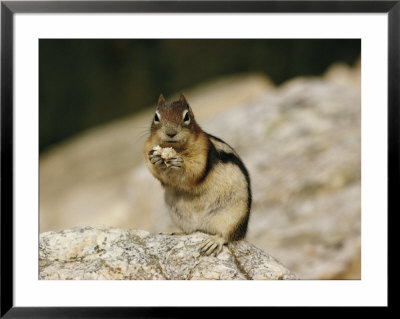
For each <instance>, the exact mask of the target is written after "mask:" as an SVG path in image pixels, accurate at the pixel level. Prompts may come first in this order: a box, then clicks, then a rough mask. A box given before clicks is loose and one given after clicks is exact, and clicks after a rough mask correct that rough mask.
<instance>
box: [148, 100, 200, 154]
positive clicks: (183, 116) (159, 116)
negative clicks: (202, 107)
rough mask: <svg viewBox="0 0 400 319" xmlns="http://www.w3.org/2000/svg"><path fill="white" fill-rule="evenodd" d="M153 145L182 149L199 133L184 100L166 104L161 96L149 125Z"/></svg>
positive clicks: (190, 110) (198, 128)
mask: <svg viewBox="0 0 400 319" xmlns="http://www.w3.org/2000/svg"><path fill="white" fill-rule="evenodd" d="M151 132H152V137H153V139H154V143H155V144H157V145H160V146H161V147H173V148H175V149H179V148H183V147H184V146H185V145H186V144H187V143H189V142H191V141H193V140H194V139H195V138H196V136H197V135H198V134H199V133H200V132H201V129H200V127H199V125H198V124H197V123H196V121H195V119H194V114H193V112H192V109H191V107H190V106H189V104H188V102H187V101H186V98H185V96H184V95H183V94H181V96H180V98H179V100H178V101H174V102H171V103H167V102H166V101H165V99H164V96H163V95H162V94H161V95H160V97H159V98H158V103H157V108H156V112H155V114H154V118H153V122H152V124H151Z"/></svg>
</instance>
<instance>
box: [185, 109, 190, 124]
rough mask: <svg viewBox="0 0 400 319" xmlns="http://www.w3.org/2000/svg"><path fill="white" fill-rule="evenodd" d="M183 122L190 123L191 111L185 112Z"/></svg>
mask: <svg viewBox="0 0 400 319" xmlns="http://www.w3.org/2000/svg"><path fill="white" fill-rule="evenodd" d="M183 114H184V115H183V122H184V123H185V124H189V123H190V116H189V112H188V111H184V113H183Z"/></svg>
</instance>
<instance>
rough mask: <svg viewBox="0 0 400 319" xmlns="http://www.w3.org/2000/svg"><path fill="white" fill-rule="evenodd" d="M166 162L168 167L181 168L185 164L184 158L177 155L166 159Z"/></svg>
mask: <svg viewBox="0 0 400 319" xmlns="http://www.w3.org/2000/svg"><path fill="white" fill-rule="evenodd" d="M165 164H166V165H167V167H170V168H173V169H180V168H181V167H182V166H183V158H182V157H180V156H175V157H172V158H170V159H168V160H166V161H165Z"/></svg>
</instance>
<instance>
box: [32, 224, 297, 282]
mask: <svg viewBox="0 0 400 319" xmlns="http://www.w3.org/2000/svg"><path fill="white" fill-rule="evenodd" d="M207 236H208V235H206V234H203V233H200V232H197V233H193V234H190V235H163V234H158V235H155V234H151V233H149V232H147V231H143V230H128V229H121V228H112V227H106V226H93V227H91V226H90V227H89V226H86V227H76V228H72V229H66V230H61V231H57V232H54V231H51V232H46V233H42V234H41V235H40V243H39V265H40V272H39V273H40V279H49V280H54V279H61V280H68V279H70V280H75V279H99V280H104V279H125V280H131V279H173V280H187V279H200V280H201V279H205V280H210V279H223V280H232V279H239V280H240V279H242V280H245V279H296V276H295V275H294V274H293V273H291V272H290V271H289V270H288V269H286V268H285V267H284V266H283V265H282V264H280V263H279V262H278V261H277V260H276V259H275V258H273V257H271V256H270V255H268V254H266V253H264V252H263V251H262V250H260V249H258V248H256V247H255V246H253V245H252V244H250V243H248V242H246V241H240V242H235V243H231V244H229V245H228V246H227V247H226V246H225V247H224V249H223V251H222V252H221V253H220V254H219V255H218V257H212V256H210V257H209V256H200V254H199V245H200V243H202V242H203V241H204V240H205V239H206V238H207Z"/></svg>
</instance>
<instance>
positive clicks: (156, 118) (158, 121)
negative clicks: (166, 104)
mask: <svg viewBox="0 0 400 319" xmlns="http://www.w3.org/2000/svg"><path fill="white" fill-rule="evenodd" d="M154 123H156V124H158V123H160V117H159V116H158V113H157V112H156V114H155V115H154Z"/></svg>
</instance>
